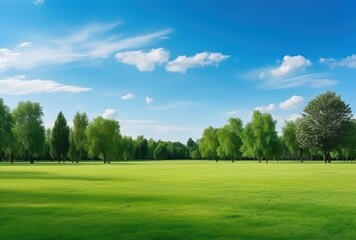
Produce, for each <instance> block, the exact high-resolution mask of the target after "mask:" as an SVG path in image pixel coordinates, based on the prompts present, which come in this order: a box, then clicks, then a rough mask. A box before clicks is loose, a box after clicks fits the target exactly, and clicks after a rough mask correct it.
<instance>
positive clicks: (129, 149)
mask: <svg viewBox="0 0 356 240" xmlns="http://www.w3.org/2000/svg"><path fill="white" fill-rule="evenodd" d="M121 145H122V156H121V157H122V158H123V159H124V160H125V161H129V160H131V159H134V158H135V144H134V140H133V139H132V138H131V137H128V136H123V137H122V140H121Z"/></svg>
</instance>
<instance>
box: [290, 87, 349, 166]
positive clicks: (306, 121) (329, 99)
mask: <svg viewBox="0 0 356 240" xmlns="http://www.w3.org/2000/svg"><path fill="white" fill-rule="evenodd" d="M302 115H303V117H302V119H301V122H300V124H299V125H298V128H297V138H298V141H299V142H300V143H301V144H302V145H303V146H304V147H307V148H312V149H315V150H318V151H321V152H322V153H323V156H324V162H325V163H327V162H328V163H330V162H331V157H330V152H331V151H332V150H334V149H337V148H338V147H340V146H342V145H343V144H345V143H346V141H347V139H348V138H349V134H350V130H351V127H352V125H351V118H352V111H351V108H350V106H349V105H348V104H346V103H345V102H344V101H343V100H342V99H341V97H340V96H338V95H336V93H334V92H330V91H329V92H326V93H324V94H321V95H319V96H317V97H316V98H314V99H313V100H311V101H310V102H309V104H308V105H307V106H306V107H305V109H304V112H303V113H302Z"/></svg>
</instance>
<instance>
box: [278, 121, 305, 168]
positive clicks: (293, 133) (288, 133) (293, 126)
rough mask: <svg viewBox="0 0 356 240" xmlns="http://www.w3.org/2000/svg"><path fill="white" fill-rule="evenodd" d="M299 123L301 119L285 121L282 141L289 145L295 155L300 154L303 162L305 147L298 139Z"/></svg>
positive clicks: (299, 156) (290, 150)
mask: <svg viewBox="0 0 356 240" xmlns="http://www.w3.org/2000/svg"><path fill="white" fill-rule="evenodd" d="M299 123H300V119H297V120H296V121H286V122H285V124H284V127H283V129H282V141H283V142H284V144H285V145H286V146H287V148H288V150H289V152H290V153H291V154H292V155H294V156H298V158H299V160H300V162H303V158H304V157H303V153H304V151H305V149H304V148H303V147H302V145H301V144H300V143H299V141H298V139H297V125H298V124H299Z"/></svg>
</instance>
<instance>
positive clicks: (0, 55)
mask: <svg viewBox="0 0 356 240" xmlns="http://www.w3.org/2000/svg"><path fill="white" fill-rule="evenodd" d="M20 55H21V54H20V53H18V52H13V51H11V50H9V49H7V48H0V72H1V71H4V70H7V69H8V68H10V67H11V66H12V64H13V63H14V61H15V60H16V59H17V58H18V57H19V56H20Z"/></svg>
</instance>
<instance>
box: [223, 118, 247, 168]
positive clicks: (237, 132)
mask: <svg viewBox="0 0 356 240" xmlns="http://www.w3.org/2000/svg"><path fill="white" fill-rule="evenodd" d="M242 129H243V127H242V121H241V119H238V118H230V119H229V123H228V124H227V125H225V126H224V127H222V128H220V129H219V130H218V140H219V147H218V149H217V154H218V157H220V158H229V159H231V160H232V162H234V161H235V159H236V158H240V157H241V152H240V148H241V145H242V140H241V136H242V131H243V130H242Z"/></svg>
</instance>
